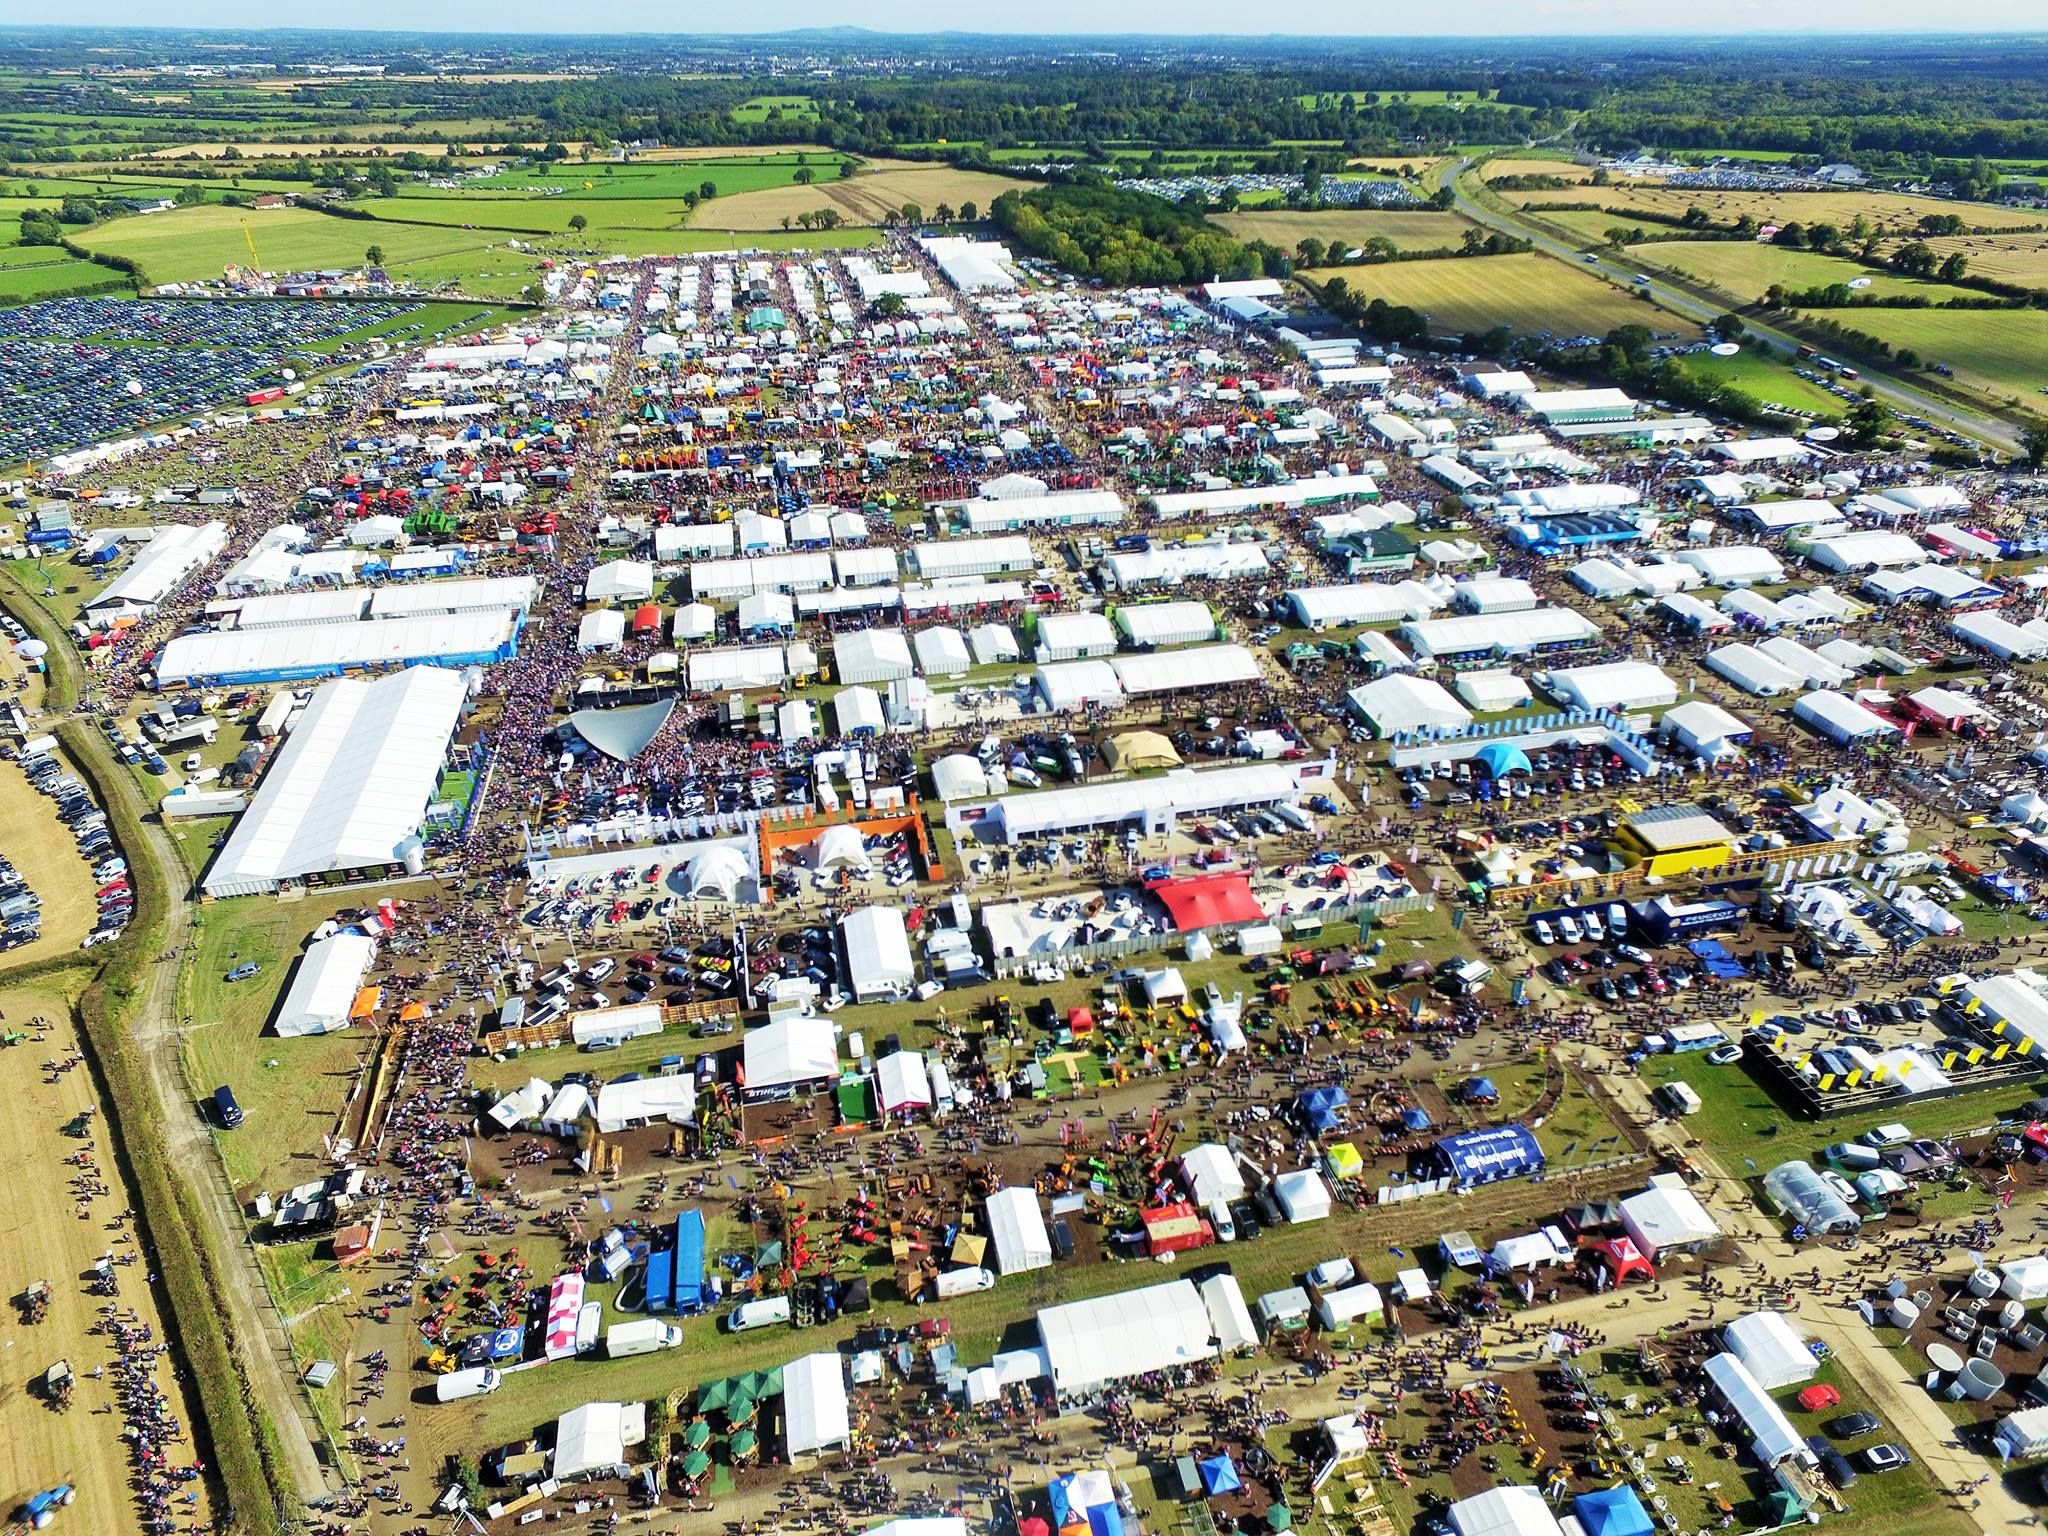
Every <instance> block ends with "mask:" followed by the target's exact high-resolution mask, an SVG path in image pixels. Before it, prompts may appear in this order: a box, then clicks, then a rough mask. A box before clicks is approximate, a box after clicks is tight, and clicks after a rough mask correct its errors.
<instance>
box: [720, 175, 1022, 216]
mask: <svg viewBox="0 0 2048 1536" xmlns="http://www.w3.org/2000/svg"><path fill="white" fill-rule="evenodd" d="M1033 185H1035V183H1032V182H1028V181H1017V180H1015V179H1013V178H1011V177H1008V176H992V175H989V174H988V173H987V172H984V171H959V170H954V169H953V168H952V167H951V166H914V165H909V164H908V163H905V162H897V163H894V164H891V163H888V162H884V163H883V164H881V165H879V166H877V167H876V168H874V169H871V170H866V171H862V172H860V173H859V174H857V175H855V176H851V177H848V178H846V179H844V180H832V179H830V178H826V179H821V180H820V181H818V182H817V183H816V184H815V185H813V186H808V187H794V186H792V187H771V188H768V189H767V190H765V191H761V192H742V193H740V194H739V195H738V196H737V197H720V198H714V199H713V200H712V201H711V202H709V203H704V204H701V205H699V207H698V209H697V212H696V215H695V217H694V218H692V220H691V221H690V222H691V224H692V226H693V227H694V228H697V229H721V230H734V231H738V230H753V229H780V228H781V226H782V221H783V220H784V219H785V218H788V219H794V218H795V217H796V216H797V215H798V214H802V213H810V212H813V211H815V210H816V209H819V208H836V209H838V210H839V213H840V216H841V217H842V218H844V219H845V220H846V222H847V223H849V224H879V223H881V222H882V221H883V218H884V216H885V215H887V214H889V213H893V212H894V211H895V210H896V209H898V208H901V207H902V206H903V205H904V204H905V203H915V204H917V206H918V207H919V208H921V209H923V210H924V213H925V216H926V217H927V218H929V217H931V216H932V214H933V211H934V210H935V209H937V207H938V206H939V204H940V203H950V204H951V205H952V206H954V207H955V208H957V207H959V206H960V204H962V203H963V202H972V203H975V204H978V205H979V207H980V208H981V210H982V211H983V212H986V211H987V209H988V206H989V204H990V203H992V202H994V201H995V200H996V198H997V197H999V196H1001V195H1002V194H1003V193H1005V192H1007V191H1010V190H1011V189H1012V188H1019V189H1023V188H1029V187H1031V186H1033Z"/></svg>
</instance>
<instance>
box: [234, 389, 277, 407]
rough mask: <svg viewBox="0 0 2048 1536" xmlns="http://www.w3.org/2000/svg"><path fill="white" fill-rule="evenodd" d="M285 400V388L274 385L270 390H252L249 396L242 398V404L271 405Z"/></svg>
mask: <svg viewBox="0 0 2048 1536" xmlns="http://www.w3.org/2000/svg"><path fill="white" fill-rule="evenodd" d="M283 398H284V389H283V387H282V386H281V385H275V384H273V385H272V386H271V387H270V388H269V389H252V390H251V391H249V393H248V394H246V395H244V396H242V403H243V404H244V405H269V404H271V403H272V402H273V401H277V400H282V399H283Z"/></svg>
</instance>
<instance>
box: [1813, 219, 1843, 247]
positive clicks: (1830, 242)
mask: <svg viewBox="0 0 2048 1536" xmlns="http://www.w3.org/2000/svg"><path fill="white" fill-rule="evenodd" d="M1806 243H1807V244H1808V245H1810V246H1812V247H1813V248H1814V249H1815V250H1816V251H1832V250H1833V249H1835V247H1836V246H1838V245H1840V244H1841V243H1842V232H1841V231H1840V230H1839V229H1837V228H1835V226H1834V225H1832V224H1812V225H1808V226H1807V230H1806Z"/></svg>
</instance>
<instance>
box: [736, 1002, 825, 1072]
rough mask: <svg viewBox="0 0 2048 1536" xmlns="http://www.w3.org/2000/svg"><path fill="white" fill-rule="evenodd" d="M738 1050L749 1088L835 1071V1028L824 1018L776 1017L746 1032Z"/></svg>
mask: <svg viewBox="0 0 2048 1536" xmlns="http://www.w3.org/2000/svg"><path fill="white" fill-rule="evenodd" d="M742 1052H743V1059H744V1060H745V1063H746V1069H747V1087H748V1088H750V1089H758V1088H781V1087H785V1086H788V1085H789V1084H792V1083H811V1082H816V1081H818V1080H819V1079H820V1078H827V1077H837V1076H838V1075H839V1030H838V1028H837V1027H836V1026H835V1025H833V1024H832V1022H831V1021H830V1020H828V1019H812V1018H793V1019H776V1020H775V1021H773V1022H772V1023H768V1024H764V1025H762V1026H761V1027H760V1028H759V1029H757V1030H753V1031H752V1032H750V1033H749V1034H748V1035H747V1039H746V1044H745V1046H744V1047H742Z"/></svg>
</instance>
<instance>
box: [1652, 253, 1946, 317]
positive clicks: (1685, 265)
mask: <svg viewBox="0 0 2048 1536" xmlns="http://www.w3.org/2000/svg"><path fill="white" fill-rule="evenodd" d="M1628 250H1629V255H1628V258H1626V259H1630V260H1633V259H1634V258H1635V257H1638V256H1640V257H1641V258H1642V259H1643V260H1644V261H1646V262H1649V263H1651V264H1652V265H1654V266H1659V267H1664V268H1666V269H1668V270H1670V271H1673V272H1680V273H1689V274H1691V275H1692V276H1694V277H1696V278H1698V279H1700V280H1701V281H1702V282H1704V283H1706V284H1707V285H1708V286H1710V287H1714V288H1718V289H1720V290H1721V291H1722V292H1724V293H1729V294H1733V295H1734V296H1735V297H1736V298H1738V299H1743V300H1752V299H1759V298H1761V297H1763V294H1764V290H1765V289H1767V288H1769V287H1770V286H1771V284H1773V283H1783V284H1784V285H1785V286H1786V287H1787V288H1818V287H1821V286H1823V285H1825V284H1828V283H1849V282H1856V281H1860V280H1862V279H1865V278H1867V279H1869V282H1870V286H1869V287H1867V288H1864V289H1861V290H1859V291H1860V292H1863V293H1868V294H1871V295H1872V296H1876V297H1884V298H1900V297H1913V298H1924V299H1929V300H1932V301H1933V302H1935V303H1937V304H1938V303H1940V302H1941V301H1943V300H1944V299H1956V298H1968V297H1970V296H1971V295H1970V292H1969V290H1968V289H1965V288H1957V287H1955V286H1953V285H1952V284H1949V283H1933V282H1923V281H1921V280H1920V279H1918V278H1911V277H1902V276H1900V275H1899V274H1897V273H1894V272H1878V271H1873V270H1872V269H1871V268H1869V267H1866V266H1864V265H1863V264H1862V263H1861V262H1857V261H1850V260H1849V259H1848V258H1847V257H1843V256H1825V255H1822V254H1821V253H1820V252H1818V251H1795V250H1787V249H1786V248H1785V247H1783V246H1778V245H1759V244H1758V243H1757V242H1756V241H1754V240H1659V241H1652V242H1648V243H1645V244H1643V245H1632V246H1630V247H1629V248H1628Z"/></svg>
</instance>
